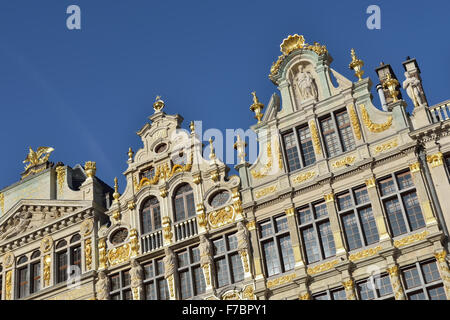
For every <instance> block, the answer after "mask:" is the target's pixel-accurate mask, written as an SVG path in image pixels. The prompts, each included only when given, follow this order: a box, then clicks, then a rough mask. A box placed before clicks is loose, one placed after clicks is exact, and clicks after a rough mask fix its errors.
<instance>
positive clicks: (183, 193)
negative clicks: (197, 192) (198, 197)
mask: <svg viewBox="0 0 450 320" xmlns="http://www.w3.org/2000/svg"><path fill="white" fill-rule="evenodd" d="M173 202H174V208H175V221H181V220H186V219H188V218H190V217H194V216H195V203H194V192H193V191H192V188H191V186H190V185H188V184H183V185H182V186H181V187H179V188H178V189H177V190H176V191H175V193H174V197H173Z"/></svg>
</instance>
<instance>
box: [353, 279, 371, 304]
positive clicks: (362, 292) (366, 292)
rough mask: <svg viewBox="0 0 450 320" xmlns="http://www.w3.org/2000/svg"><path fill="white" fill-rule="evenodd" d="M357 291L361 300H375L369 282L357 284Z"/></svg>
mask: <svg viewBox="0 0 450 320" xmlns="http://www.w3.org/2000/svg"><path fill="white" fill-rule="evenodd" d="M357 289H358V292H359V297H360V299H361V300H372V299H375V294H374V292H373V290H371V289H370V288H369V286H368V281H364V282H361V283H358V284H357Z"/></svg>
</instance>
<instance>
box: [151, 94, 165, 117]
mask: <svg viewBox="0 0 450 320" xmlns="http://www.w3.org/2000/svg"><path fill="white" fill-rule="evenodd" d="M163 108H164V101H162V100H161V96H156V98H155V102H154V103H153V109H154V110H155V113H157V112H160V111H162V109H163Z"/></svg>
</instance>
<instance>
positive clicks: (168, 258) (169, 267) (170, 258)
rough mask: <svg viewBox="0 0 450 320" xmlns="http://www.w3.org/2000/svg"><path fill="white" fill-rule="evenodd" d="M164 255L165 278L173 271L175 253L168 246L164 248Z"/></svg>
mask: <svg viewBox="0 0 450 320" xmlns="http://www.w3.org/2000/svg"><path fill="white" fill-rule="evenodd" d="M164 255H165V257H164V259H163V262H164V277H165V278H166V279H167V278H169V277H170V276H171V275H173V274H174V273H175V255H174V254H173V251H172V249H170V248H166V249H165V250H164Z"/></svg>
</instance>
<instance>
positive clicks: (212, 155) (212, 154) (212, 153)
mask: <svg viewBox="0 0 450 320" xmlns="http://www.w3.org/2000/svg"><path fill="white" fill-rule="evenodd" d="M215 158H216V153H215V150H214V145H213V140H212V138H209V159H211V160H214V159H215Z"/></svg>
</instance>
